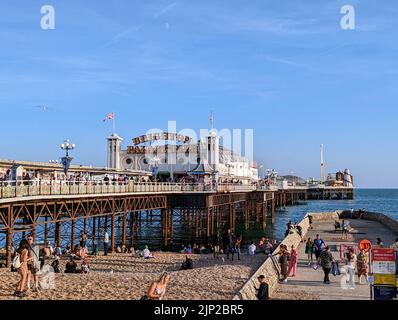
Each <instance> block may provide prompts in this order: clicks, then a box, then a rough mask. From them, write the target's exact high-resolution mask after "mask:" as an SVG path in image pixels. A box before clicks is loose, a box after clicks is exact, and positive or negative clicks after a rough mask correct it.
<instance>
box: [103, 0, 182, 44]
mask: <svg viewBox="0 0 398 320" xmlns="http://www.w3.org/2000/svg"><path fill="white" fill-rule="evenodd" d="M176 5H177V2H173V3H171V4H169V5H167V6H166V7H164V8H162V9H161V10H159V11H158V12H156V13H155V14H154V15H153V16H152V18H151V19H150V20H149V21H148V22H146V23H143V24H140V25H138V26H133V27H130V28H126V29H125V30H123V31H121V32H119V33H117V34H116V35H115V36H113V37H112V39H111V41H110V42H109V43H108V45H111V44H115V43H117V42H119V41H121V40H122V39H124V38H127V37H129V36H131V35H133V34H134V33H136V32H138V31H140V30H142V29H143V28H144V27H145V26H147V25H150V24H152V23H153V22H155V21H156V20H157V19H159V18H160V17H161V16H163V15H165V14H166V13H167V12H169V11H170V10H171V9H173V8H174V7H175V6H176Z"/></svg>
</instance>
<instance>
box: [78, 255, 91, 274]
mask: <svg viewBox="0 0 398 320" xmlns="http://www.w3.org/2000/svg"><path fill="white" fill-rule="evenodd" d="M80 272H81V273H84V274H88V273H90V266H89V264H88V262H87V260H86V259H84V260H83V263H82V267H81V271H80Z"/></svg>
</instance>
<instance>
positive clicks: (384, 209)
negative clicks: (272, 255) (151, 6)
mask: <svg viewBox="0 0 398 320" xmlns="http://www.w3.org/2000/svg"><path fill="white" fill-rule="evenodd" d="M351 208H353V209H354V210H358V209H363V210H366V211H368V212H379V213H383V214H385V215H387V216H390V217H392V218H393V219H395V220H397V221H398V189H356V190H355V194H354V200H311V201H301V202H299V204H298V205H294V206H287V207H286V208H285V209H284V210H282V209H280V208H277V209H276V212H275V221H274V223H273V224H272V223H271V221H270V219H269V221H268V222H267V226H266V228H265V230H263V229H262V228H260V226H256V225H254V224H251V226H250V228H249V229H248V230H245V229H244V227H243V219H242V215H241V214H239V212H237V217H240V218H239V219H238V221H237V223H236V227H237V228H236V232H235V233H236V234H237V235H241V236H242V238H243V245H245V244H246V245H247V244H248V243H250V241H258V239H259V238H260V237H262V236H265V237H267V238H270V239H276V240H283V238H284V235H285V231H286V224H287V223H288V221H289V220H292V222H293V223H298V222H300V221H301V220H302V219H303V217H304V216H305V215H306V214H307V213H308V212H333V211H336V210H350V209H351ZM143 218H144V221H145V222H144V223H143V225H142V227H141V228H140V231H139V233H138V237H137V246H138V247H143V246H144V245H147V244H148V245H150V246H151V247H152V248H159V247H160V246H161V243H162V230H161V224H160V221H151V219H148V217H145V216H144V217H143ZM76 227H77V229H79V228H78V227H80V229H81V227H82V226H81V221H78V222H77V224H76ZM37 231H38V234H41V237H43V230H37ZM69 232H70V226H69V225H68V223H63V234H65V237H63V239H62V240H63V241H62V242H63V245H65V244H66V243H67V242H68V241H69V239H70V238H69V236H67V234H68V233H69ZM76 234H78V231H77V232H76ZM38 237H40V236H39V235H38ZM77 237H78V236H77ZM89 237H90V236H89ZM194 237H195V236H194V230H193V229H192V227H188V226H186V225H184V224H183V223H175V228H174V237H173V238H174V239H175V244H176V245H178V246H181V245H184V244H192V243H194V242H199V241H202V240H199V239H195V238H194ZM19 238H20V235H19V236H18V235H16V236H15V238H14V241H15V243H18V241H19ZM120 239H121V233H120V230H118V231H117V234H116V241H117V242H118V241H120ZM38 240H42V239H38ZM88 245H89V246H90V241H89V243H88ZM4 246H5V234H4V233H3V234H0V247H1V248H4Z"/></svg>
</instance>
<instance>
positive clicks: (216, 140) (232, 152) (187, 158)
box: [140, 121, 254, 165]
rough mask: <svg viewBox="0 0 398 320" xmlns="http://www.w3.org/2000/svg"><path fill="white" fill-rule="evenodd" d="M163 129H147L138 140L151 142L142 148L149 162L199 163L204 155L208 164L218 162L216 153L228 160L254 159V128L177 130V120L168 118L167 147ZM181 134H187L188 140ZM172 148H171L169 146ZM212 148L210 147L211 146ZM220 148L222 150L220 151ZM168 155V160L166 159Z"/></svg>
mask: <svg viewBox="0 0 398 320" xmlns="http://www.w3.org/2000/svg"><path fill="white" fill-rule="evenodd" d="M162 133H163V130H161V129H158V128H153V129H150V130H148V131H147V132H146V134H145V135H144V136H142V137H144V138H143V140H142V141H140V144H141V143H144V142H145V143H148V142H149V143H150V145H149V146H148V147H147V148H146V149H145V152H144V153H145V158H146V160H147V161H148V163H150V162H151V161H153V159H155V158H157V159H159V161H160V162H165V163H166V162H167V163H168V164H185V165H186V164H191V165H194V164H199V161H203V160H204V159H206V162H207V163H208V164H211V165H213V164H218V163H219V162H220V160H221V159H220V158H219V157H224V156H226V157H229V159H230V160H231V162H232V161H233V160H237V158H240V159H244V160H245V161H248V162H250V163H251V162H253V159H254V151H253V150H254V130H253V129H229V128H224V129H221V130H216V129H211V130H209V129H200V130H199V132H197V131H196V130H194V129H192V128H184V129H181V130H179V131H177V122H176V121H168V125H167V133H168V134H169V136H168V139H167V140H168V141H169V142H170V144H169V145H167V147H165V145H164V144H163V142H160V140H164V139H162V138H161V135H162ZM184 137H187V138H190V139H189V142H187V140H184ZM170 148H174V150H170ZM212 148H213V149H212ZM214 148H219V149H221V150H222V154H221V155H219V153H218V150H215V149H214ZM216 151H217V152H216ZM166 158H167V160H166Z"/></svg>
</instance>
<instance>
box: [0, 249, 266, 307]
mask: <svg viewBox="0 0 398 320" xmlns="http://www.w3.org/2000/svg"><path fill="white" fill-rule="evenodd" d="M155 257H156V258H155V259H150V260H144V259H143V258H136V257H132V256H131V255H129V254H115V255H108V256H107V257H105V256H100V257H96V258H94V257H92V258H89V264H90V267H91V273H90V274H86V275H85V274H56V277H55V289H48V290H41V291H40V292H39V293H34V292H29V296H28V297H26V298H24V299H26V300H138V299H140V297H141V296H142V295H143V294H144V293H145V292H146V290H147V288H148V286H149V285H150V283H151V281H153V280H154V279H157V278H158V277H159V276H160V275H161V274H162V272H164V271H167V272H169V273H170V275H171V281H170V284H169V288H168V290H167V294H166V296H165V300H188V299H189V300H201V299H202V300H230V299H232V298H233V296H234V295H235V293H236V292H237V291H238V290H239V289H240V288H241V287H242V286H243V285H244V284H245V282H246V281H247V280H248V279H249V277H250V276H251V275H252V274H253V273H254V272H255V271H256V270H257V269H258V268H259V267H260V265H261V264H262V263H263V262H264V260H265V258H266V257H265V255H263V254H258V255H256V256H250V257H249V256H247V255H246V254H242V256H241V260H240V261H238V260H236V258H235V260H234V261H231V260H227V259H225V261H224V262H223V261H222V259H221V256H220V258H219V259H214V258H213V256H212V255H210V254H209V255H191V258H192V259H193V261H194V269H193V270H186V271H179V268H180V265H181V263H182V262H183V261H184V260H185V255H184V254H179V253H160V252H158V253H155ZM67 261H68V260H67V259H66V258H65V259H62V260H61V271H63V270H64V269H65V264H66V262H67ZM77 262H78V266H79V267H80V263H81V262H80V261H77ZM18 279H19V275H18V274H16V273H11V272H10V271H9V270H8V269H0V300H14V299H19V298H16V297H14V296H12V293H13V292H14V289H15V286H16V283H17V282H18Z"/></svg>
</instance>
